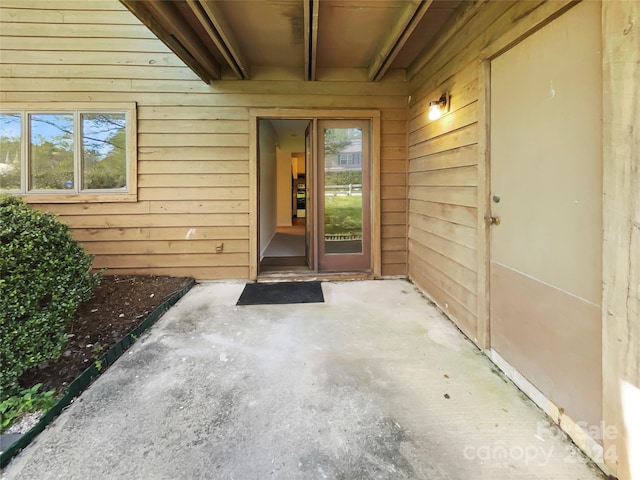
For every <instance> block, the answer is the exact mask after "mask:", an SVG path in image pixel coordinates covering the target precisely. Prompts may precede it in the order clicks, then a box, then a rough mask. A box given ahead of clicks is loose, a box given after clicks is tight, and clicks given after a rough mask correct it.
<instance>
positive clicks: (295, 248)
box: [260, 218, 307, 273]
mask: <svg viewBox="0 0 640 480" xmlns="http://www.w3.org/2000/svg"><path fill="white" fill-rule="evenodd" d="M292 223H293V225H291V226H290V227H278V228H277V229H276V233H275V235H274V236H273V239H272V240H271V242H270V243H269V245H268V246H267V248H266V249H265V252H264V257H263V258H262V259H261V260H260V272H261V273H269V272H278V271H288V270H299V269H303V270H304V269H306V268H307V260H306V257H305V248H306V247H305V236H304V235H305V219H304V218H294V219H293V222H292Z"/></svg>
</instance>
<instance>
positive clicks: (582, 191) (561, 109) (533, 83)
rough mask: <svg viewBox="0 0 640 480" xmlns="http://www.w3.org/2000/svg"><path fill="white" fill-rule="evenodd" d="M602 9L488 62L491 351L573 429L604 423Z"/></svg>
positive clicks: (580, 12)
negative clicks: (561, 412) (549, 402)
mask: <svg viewBox="0 0 640 480" xmlns="http://www.w3.org/2000/svg"><path fill="white" fill-rule="evenodd" d="M600 31H601V30H600V2H581V3H579V4H578V5H577V6H575V7H573V8H571V9H570V10H569V11H568V12H566V13H564V14H563V15H562V16H560V17H559V18H557V19H556V20H554V21H552V22H551V23H550V24H548V25H547V26H545V27H543V28H542V29H541V30H539V31H537V32H536V33H534V34H532V35H531V36H530V37H528V38H526V39H525V40H524V41H522V42H521V43H519V44H517V45H516V46H514V47H513V48H511V49H510V50H508V51H507V52H505V53H504V54H502V55H500V56H499V57H497V58H496V59H494V60H493V61H492V62H491V118H490V121H491V145H490V152H491V153H490V155H491V157H490V158H491V165H490V171H491V193H490V195H491V198H490V201H489V203H490V205H491V215H492V216H493V217H497V218H499V219H500V223H499V224H498V225H495V224H494V225H493V226H492V227H491V262H490V273H491V279H490V282H491V283H490V295H491V296H490V308H491V345H492V348H493V349H494V350H496V351H497V352H498V353H499V354H500V355H501V356H502V357H503V358H504V359H506V360H507V361H508V362H509V363H510V364H511V365H513V366H514V367H515V368H516V369H517V370H518V371H519V372H520V373H522V374H523V375H524V376H525V377H526V378H527V379H528V380H529V381H531V382H532V383H533V384H534V385H535V386H536V387H537V388H538V389H540V390H541V391H542V392H543V393H544V394H545V395H546V396H547V397H548V398H550V399H551V400H552V401H553V402H554V403H555V404H556V405H557V406H559V407H561V408H562V409H564V411H565V412H566V413H567V414H568V415H569V416H570V417H571V418H572V419H573V420H574V421H577V422H585V423H586V424H587V425H595V424H597V422H599V421H600V419H601V417H602V415H601V411H602V398H601V397H602V372H601V366H602V361H601V355H602V352H601V348H602V341H601V312H600V310H601V308H600V305H601V290H602V285H601V283H602V271H601V261H602V260H601V258H602V257H601V248H602V213H601V204H602V153H601V152H602V138H601V130H602V127H601V116H602V113H601V112H602V106H601V97H602V83H601V70H602V60H601V54H600V50H601V47H600V44H601V34H600Z"/></svg>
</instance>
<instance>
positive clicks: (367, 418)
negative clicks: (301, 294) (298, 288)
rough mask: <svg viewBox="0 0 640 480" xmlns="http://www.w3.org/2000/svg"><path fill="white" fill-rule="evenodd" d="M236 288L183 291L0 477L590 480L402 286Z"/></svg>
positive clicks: (475, 354) (479, 358)
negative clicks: (297, 294)
mask: <svg viewBox="0 0 640 480" xmlns="http://www.w3.org/2000/svg"><path fill="white" fill-rule="evenodd" d="M243 287H244V284H242V283H231V282H225V283H208V284H206V283H205V284H201V285H198V286H196V287H195V288H194V289H193V290H191V291H190V292H189V293H188V294H187V295H186V296H185V297H184V298H183V299H182V300H180V302H179V303H178V304H176V305H175V306H174V307H173V308H171V309H170V310H169V311H168V312H167V313H166V314H165V316H164V317H163V318H161V319H160V320H159V321H158V323H157V324H156V325H155V326H154V327H152V328H151V331H150V332H149V333H147V334H145V335H143V336H142V337H141V338H140V339H139V341H138V342H137V343H136V344H135V345H134V346H133V347H132V348H131V349H130V350H129V351H128V352H126V353H125V354H124V355H123V356H122V357H120V359H119V360H118V361H117V362H116V363H115V364H114V365H113V366H112V367H111V368H109V370H107V371H106V372H105V373H104V374H103V375H102V376H101V377H99V378H98V379H97V380H96V382H95V383H94V384H93V385H92V386H91V387H90V388H89V389H88V390H86V391H85V392H84V393H83V394H82V395H81V396H80V398H79V399H78V400H77V401H76V402H74V403H73V404H72V405H71V406H70V407H69V408H68V409H67V410H66V411H65V412H63V413H62V415H61V416H60V417H59V418H58V419H57V420H55V421H54V423H53V424H52V425H51V426H50V427H49V428H48V429H47V430H45V431H44V432H43V433H42V434H41V435H40V436H39V437H38V438H37V439H36V440H35V442H34V443H32V444H31V445H30V446H29V447H27V448H26V449H25V450H24V451H23V452H22V453H21V454H20V455H19V456H18V457H17V458H16V459H14V461H13V462H12V463H11V464H10V465H9V467H8V468H7V470H6V472H5V473H4V475H5V477H6V479H7V480H13V479H32V478H65V479H67V480H74V479H82V480H84V479H87V478H110V479H125V478H126V479H145V480H148V479H169V478H185V479H187V478H207V479H232V478H235V479H243V480H251V479H256V480H257V479H265V478H274V479H286V480H296V479H301V480H303V479H304V480H308V479H326V478H328V479H338V478H345V479H354V480H355V479H371V478H377V479H389V480H392V479H393V480H398V479H424V480H439V479H443V480H444V479H459V480H482V479H487V480H489V479H490V480H500V479H505V480H506V479H520V478H521V479H532V478H541V479H545V480H555V479H566V480H569V479H570V480H576V479H581V480H591V479H602V478H604V477H603V476H602V474H601V473H600V472H599V471H598V470H597V469H595V467H593V466H592V464H590V463H589V462H588V461H587V460H586V458H585V457H584V456H582V454H581V453H580V452H579V451H578V450H577V448H576V447H575V446H573V445H572V444H571V443H569V442H568V441H567V440H566V438H565V435H564V434H563V433H561V432H560V431H559V430H558V429H557V428H556V427H555V426H553V425H552V424H551V423H550V421H549V419H548V418H547V417H546V416H545V415H544V414H543V413H542V412H541V410H540V409H538V408H537V407H535V406H534V405H533V403H532V402H531V401H530V400H529V399H528V398H527V397H525V396H524V395H523V394H522V393H521V392H520V391H519V390H518V389H517V388H516V387H515V386H514V385H513V384H512V383H511V382H510V381H508V380H505V378H504V377H503V376H502V375H501V374H500V373H499V372H498V370H497V368H496V367H495V365H494V364H493V363H491V362H490V361H489V360H488V359H487V357H486V356H485V355H484V354H482V353H481V352H480V351H479V350H478V349H477V348H476V347H475V346H474V345H473V344H472V343H471V342H470V341H468V340H467V339H466V337H464V336H463V335H462V334H461V333H460V331H459V330H458V329H457V328H456V327H455V326H454V325H453V324H452V323H451V322H450V321H449V320H448V319H447V318H445V317H444V315H443V314H442V313H441V312H440V311H439V310H438V309H436V308H435V307H434V306H433V305H432V304H431V303H430V302H428V301H427V300H426V299H425V298H424V297H423V296H422V295H421V293H420V292H419V291H418V290H417V289H416V288H415V287H414V286H413V285H412V284H411V283H409V282H407V281H403V280H384V281H382V280H378V281H361V282H343V283H340V282H330V283H323V284H322V289H323V292H324V297H325V303H317V304H299V305H258V306H242V307H240V306H236V301H237V300H238V298H239V296H240V293H241V292H242V290H243ZM3 478H4V477H3Z"/></svg>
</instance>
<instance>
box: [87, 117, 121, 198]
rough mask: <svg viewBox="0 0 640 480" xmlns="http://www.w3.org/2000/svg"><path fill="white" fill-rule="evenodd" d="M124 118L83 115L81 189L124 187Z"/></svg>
mask: <svg viewBox="0 0 640 480" xmlns="http://www.w3.org/2000/svg"><path fill="white" fill-rule="evenodd" d="M125 127H126V115H125V114H124V113H84V114H82V166H83V175H82V187H83V188H84V189H114V188H124V187H125V186H126V183H127V179H126V176H127V175H126V174H127V172H126V168H127V154H126V152H127V148H126V142H127V138H126V130H125Z"/></svg>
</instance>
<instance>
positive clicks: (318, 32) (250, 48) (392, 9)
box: [120, 0, 462, 83]
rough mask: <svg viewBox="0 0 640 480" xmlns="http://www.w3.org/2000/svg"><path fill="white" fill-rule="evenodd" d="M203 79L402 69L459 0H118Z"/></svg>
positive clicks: (376, 75) (373, 75)
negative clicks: (279, 72) (255, 74)
mask: <svg viewBox="0 0 640 480" xmlns="http://www.w3.org/2000/svg"><path fill="white" fill-rule="evenodd" d="M120 1H121V3H122V4H124V5H125V6H126V7H127V8H128V9H129V10H130V11H131V12H133V13H134V14H135V15H136V16H137V17H138V18H139V19H140V21H141V22H142V23H144V24H145V25H147V27H149V29H150V30H151V31H153V32H154V33H155V34H156V35H157V36H158V38H160V39H161V40H162V41H163V42H164V43H165V44H167V45H168V46H169V48H171V49H172V50H173V51H174V52H175V53H176V54H177V55H178V56H179V57H180V58H181V59H182V60H183V61H184V62H185V63H186V64H187V65H188V66H189V67H190V68H191V69H192V70H193V71H194V72H195V73H196V74H197V75H198V76H199V77H200V78H201V79H202V80H203V81H205V82H207V83H211V82H212V81H214V80H219V79H232V78H235V79H241V80H246V79H249V78H251V77H252V74H253V73H256V72H258V71H265V70H270V71H275V70H279V71H282V72H289V75H293V77H294V78H295V77H300V78H303V79H305V80H310V81H313V80H318V79H321V78H319V77H320V76H321V75H319V72H322V73H324V74H325V77H326V76H327V75H329V76H331V75H332V74H333V76H332V78H336V75H338V76H342V77H344V78H354V79H355V78H357V79H364V80H368V81H379V80H381V79H382V78H383V77H384V76H385V74H386V73H387V72H389V71H391V70H401V71H402V70H406V69H407V68H408V67H409V66H410V65H411V63H412V62H413V61H414V60H415V59H416V58H417V57H418V56H419V55H420V52H421V51H423V50H424V49H426V48H428V46H429V42H430V41H431V40H432V39H433V38H434V36H435V35H436V34H437V32H438V31H439V30H440V28H441V27H442V25H443V24H444V23H445V22H446V21H447V20H448V19H449V18H450V17H452V16H453V15H455V12H456V9H457V8H458V7H459V5H460V3H462V2H461V0H241V1H240V0H235V1H234V0H120Z"/></svg>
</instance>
